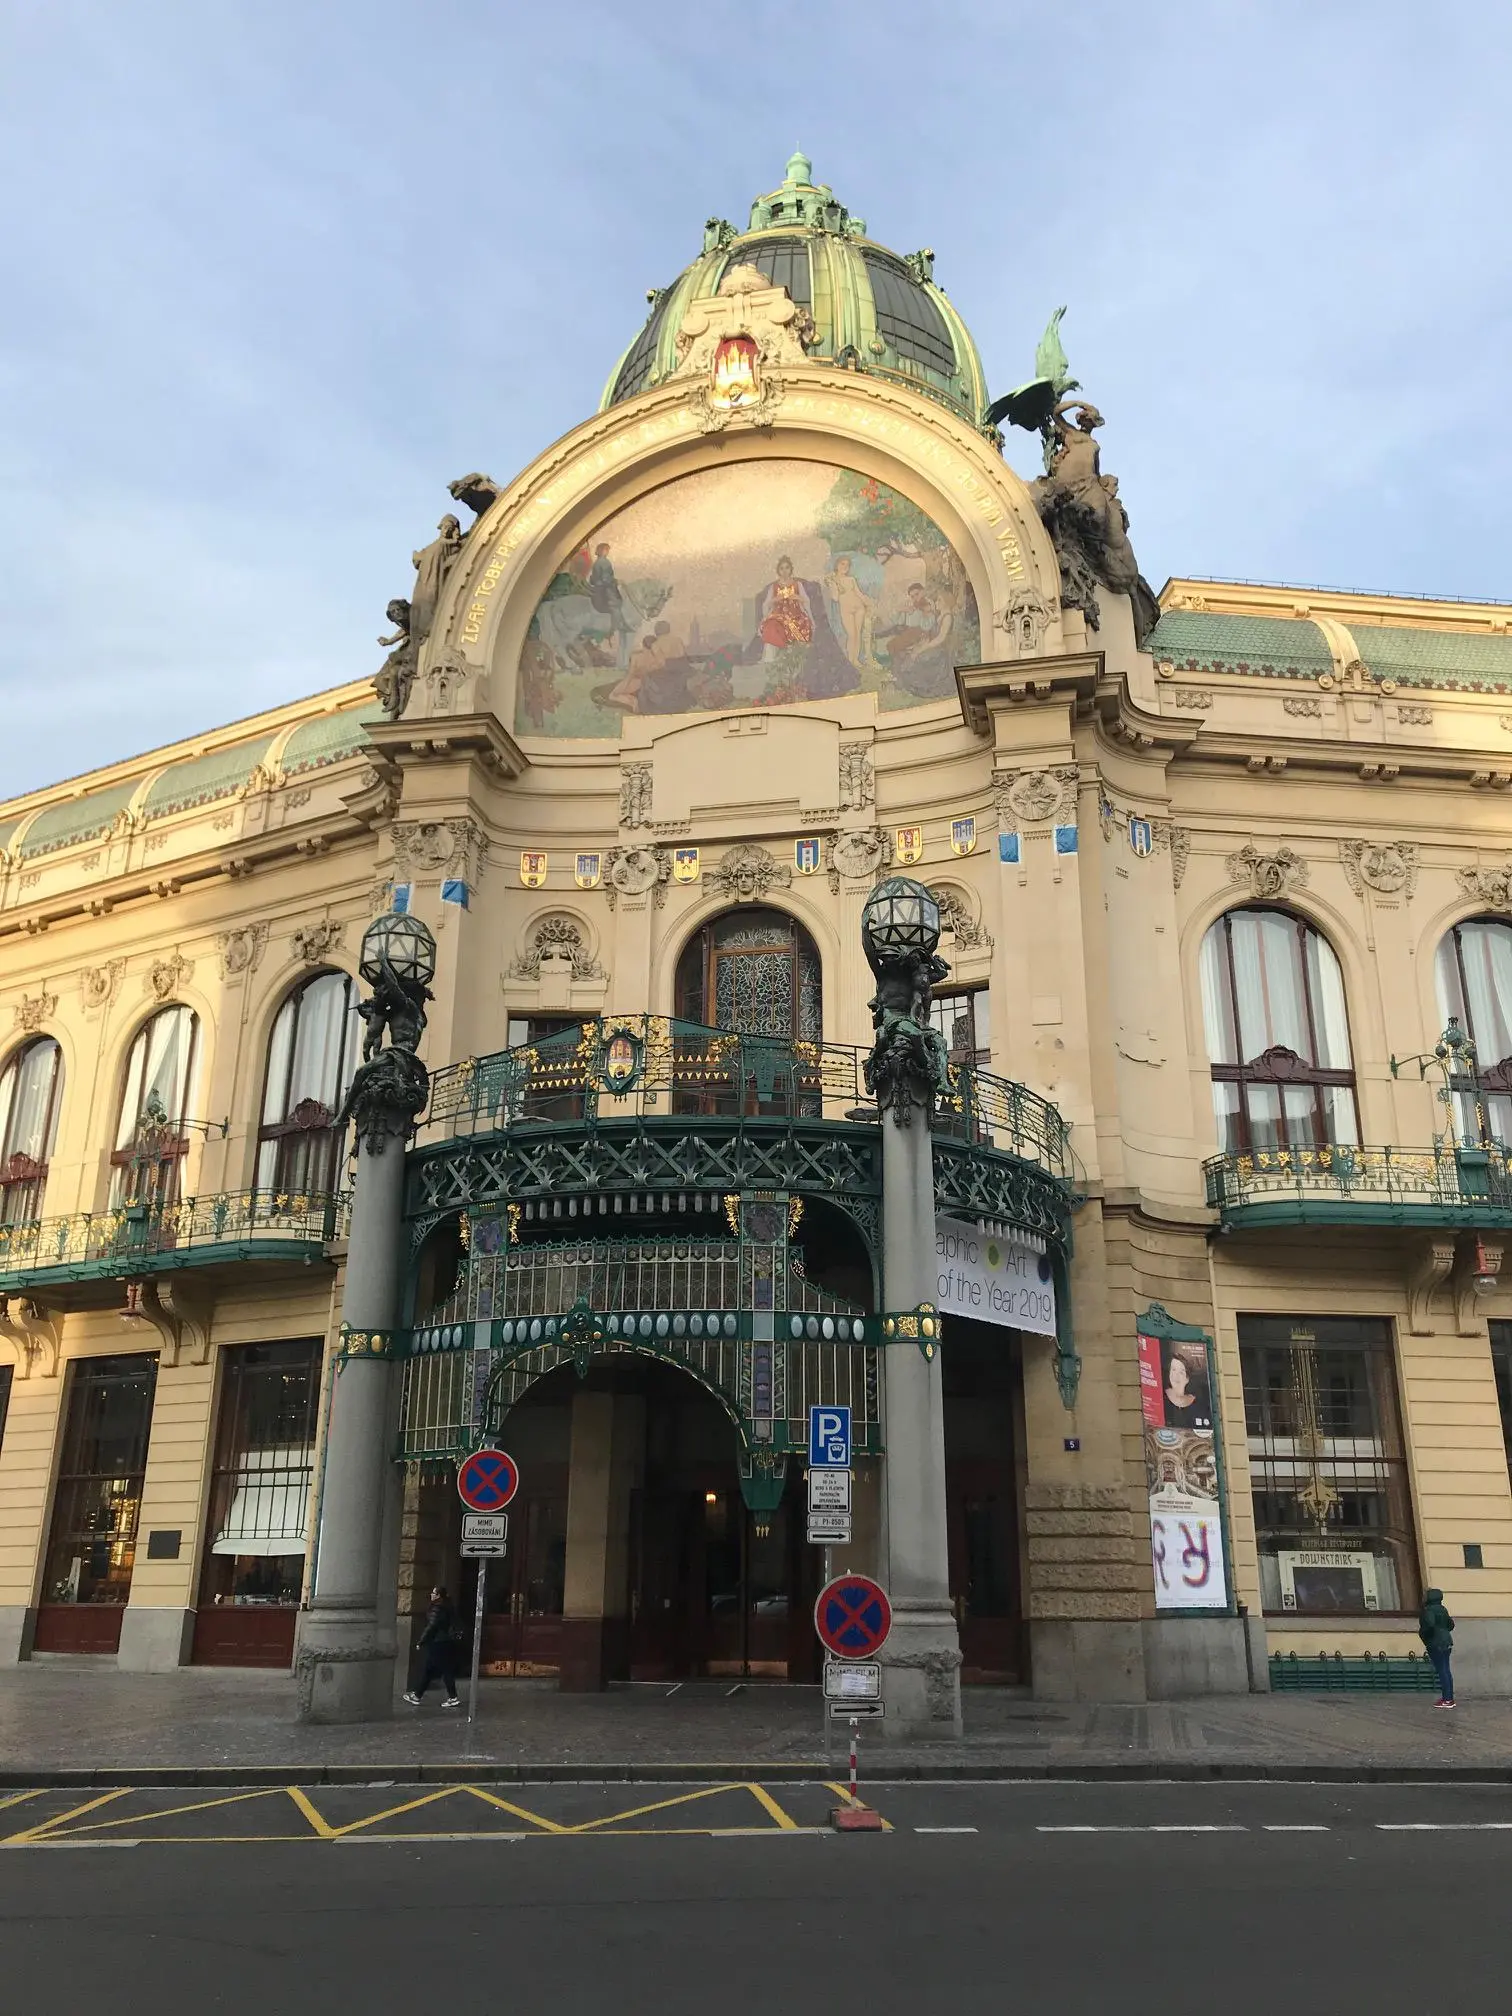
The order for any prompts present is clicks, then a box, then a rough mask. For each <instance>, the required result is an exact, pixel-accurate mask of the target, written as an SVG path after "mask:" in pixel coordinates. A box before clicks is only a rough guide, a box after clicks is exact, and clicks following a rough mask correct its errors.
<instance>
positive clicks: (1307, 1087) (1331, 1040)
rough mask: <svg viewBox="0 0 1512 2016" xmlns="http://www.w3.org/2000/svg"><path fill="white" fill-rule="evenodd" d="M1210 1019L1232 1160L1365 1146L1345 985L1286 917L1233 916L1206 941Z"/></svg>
mask: <svg viewBox="0 0 1512 2016" xmlns="http://www.w3.org/2000/svg"><path fill="white" fill-rule="evenodd" d="M1202 1020H1203V1028H1204V1031H1205V1033H1206V1036H1207V1049H1208V1056H1209V1058H1210V1059H1211V1060H1212V1066H1213V1111H1214V1112H1215V1114H1216V1115H1217V1118H1218V1144H1219V1146H1220V1147H1221V1148H1222V1149H1223V1151H1224V1153H1225V1154H1233V1155H1242V1154H1248V1153H1249V1152H1250V1151H1251V1150H1255V1149H1261V1150H1263V1149H1274V1148H1311V1147H1317V1146H1320V1145H1322V1144H1324V1143H1327V1142H1335V1141H1337V1142H1356V1141H1358V1140H1359V1138H1360V1128H1359V1120H1358V1117H1357V1114H1356V1109H1355V1091H1354V1083H1355V1080H1354V1063H1353V1059H1352V1058H1351V1056H1350V1052H1349V1019H1348V1016H1347V1014H1346V1013H1345V1008H1344V979H1343V975H1342V974H1341V973H1340V971H1339V961H1338V959H1337V957H1336V956H1335V953H1334V949H1333V947H1332V946H1331V945H1330V944H1329V943H1328V941H1327V939H1325V938H1323V937H1321V936H1320V935H1319V933H1318V932H1316V931H1315V930H1314V929H1313V928H1312V926H1311V925H1310V924H1304V923H1303V921H1302V919H1301V918H1300V917H1293V916H1292V915H1291V913H1290V912H1289V911H1286V910H1264V909H1249V910H1230V911H1229V912H1228V913H1227V915H1225V916H1223V917H1220V918H1219V919H1218V922H1217V923H1216V924H1214V925H1213V927H1212V929H1211V930H1210V931H1209V932H1208V934H1207V936H1206V938H1204V939H1203V941H1202Z"/></svg>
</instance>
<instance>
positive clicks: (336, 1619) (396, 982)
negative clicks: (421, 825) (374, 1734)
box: [295, 915, 435, 1722]
mask: <svg viewBox="0 0 1512 2016" xmlns="http://www.w3.org/2000/svg"><path fill="white" fill-rule="evenodd" d="M361 971H362V975H363V978H364V979H366V980H368V981H370V982H371V983H372V984H373V988H374V993H373V998H372V999H371V1000H369V1001H364V1002H363V1003H362V1004H361V1007H360V1008H359V1011H358V1012H359V1013H360V1014H362V1016H363V1017H364V1019H365V1020H366V1022H367V1024H368V1037H367V1043H366V1045H365V1051H366V1056H367V1060H368V1061H367V1062H365V1063H364V1064H363V1065H362V1068H361V1069H360V1070H359V1071H358V1073H357V1075H356V1077H355V1078H354V1079H353V1081H352V1089H351V1091H350V1092H349V1093H348V1095H347V1101H346V1106H345V1108H344V1109H343V1111H344V1117H346V1118H348V1119H350V1120H351V1121H352V1123H353V1125H354V1127H355V1131H356V1135H357V1167H356V1173H355V1176H354V1178H353V1183H352V1225H351V1232H350V1235H349V1239H348V1246H347V1264H346V1286H345V1294H344V1296H343V1300H342V1305H341V1335H340V1337H339V1338H338V1340H337V1345H336V1350H337V1364H336V1372H335V1377H334V1379H333V1380H332V1385H331V1407H330V1415H329V1418H328V1422H327V1427H326V1452H325V1469H324V1476H323V1482H322V1487H321V1493H320V1531H319V1534H318V1537H317V1546H318V1553H317V1555H316V1561H315V1587H314V1592H313V1595H312V1598H311V1603H310V1608H309V1610H308V1611H307V1612H306V1614H305V1616H304V1617H303V1619H302V1620H301V1623H302V1627H303V1628H302V1629H301V1631H300V1634H299V1651H298V1655H297V1657H296V1660H295V1672H296V1676H297V1681H298V1694H299V1715H300V1719H301V1720H302V1721H306V1722H367V1721H375V1720H378V1719H380V1718H382V1717H384V1716H387V1715H388V1714H389V1713H390V1712H391V1710H392V1706H393V1692H394V1659H395V1652H396V1646H395V1628H394V1595H395V1592H394V1589H393V1588H392V1587H390V1588H388V1589H384V1588H383V1587H382V1583H383V1580H384V1577H383V1575H382V1573H381V1570H382V1567H383V1563H384V1557H385V1548H384V1538H385V1526H386V1523H387V1512H388V1508H389V1503H390V1501H391V1499H392V1496H393V1494H392V1493H391V1492H390V1490H389V1488H388V1487H389V1484H390V1481H391V1465H392V1462H393V1433H394V1420H393V1414H394V1405H393V1402H394V1384H395V1377H396V1370H395V1366H394V1363H393V1345H394V1333H395V1327H396V1325H397V1323H398V1321H399V1317H400V1313H401V1309H400V1297H401V1293H402V1289H403V1252H404V1245H403V1231H404V1143H405V1139H406V1137H407V1136H408V1134H409V1130H410V1128H411V1126H412V1125H413V1124H414V1119H415V1115H416V1114H417V1113H418V1112H419V1111H420V1109H421V1108H422V1107H423V1105H424V1104H425V1098H426V1092H427V1081H426V1074H425V1067H424V1066H423V1065H422V1064H421V1063H420V1062H419V1060H418V1059H417V1058H416V1056H415V1047H416V1044H417V1043H418V1041H419V1037H420V1032H421V1030H422V1029H423V1028H424V1026H425V1010H424V1006H423V1003H424V1001H425V1000H426V999H427V998H428V988H427V985H426V983H427V982H428V981H429V980H430V979H431V978H432V977H433V976H434V973H435V940H434V939H433V938H432V937H431V935H430V932H429V931H428V930H427V929H426V927H425V926H424V925H423V924H421V923H420V922H419V920H418V919H416V918H413V917H408V916H402V917H401V916H395V915H390V916H387V917H380V918H378V919H377V920H376V922H374V923H373V924H372V925H370V926H369V927H368V932H367V935H366V937H365V938H364V940H363V947H362V961H361ZM385 1028H387V1030H388V1032H389V1034H390V1036H391V1039H392V1042H391V1047H389V1048H388V1049H383V1048H380V1047H379V1046H380V1044H381V1041H382V1037H383V1034H384V1030H385ZM388 1553H389V1555H390V1557H392V1555H393V1550H392V1548H390V1549H389V1550H388ZM392 1565H394V1564H393V1563H392V1561H391V1566H392Z"/></svg>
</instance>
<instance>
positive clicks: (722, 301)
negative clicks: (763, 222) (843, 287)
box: [673, 264, 813, 433]
mask: <svg viewBox="0 0 1512 2016" xmlns="http://www.w3.org/2000/svg"><path fill="white" fill-rule="evenodd" d="M812 333H813V321H812V319H811V318H810V317H809V315H808V313H807V311H806V310H805V309H803V308H800V307H799V306H798V305H797V304H796V303H795V302H794V300H793V298H792V296H791V295H790V294H789V293H788V291H787V289H786V288H785V287H778V286H774V285H773V284H772V282H771V281H770V280H769V279H768V278H767V277H766V275H765V274H764V273H760V272H758V271H757V269H756V268H755V267H754V266H747V265H744V264H741V265H736V266H732V267H731V268H730V270H729V271H728V272H727V273H726V274H725V276H724V278H723V279H722V280H721V281H720V283H719V291H718V293H717V294H714V295H713V296H711V297H709V298H707V299H704V300H701V301H695V302H693V303H692V305H691V306H690V307H689V309H688V311H687V313H686V314H685V315H684V316H683V319H682V325H681V327H680V328H679V329H678V332H677V352H678V363H677V369H676V371H675V372H674V373H673V375H674V376H675V377H679V378H682V377H690V376H694V375H699V376H701V377H702V379H703V383H702V384H701V385H700V386H699V388H698V393H697V406H698V415H699V426H700V427H701V428H702V429H703V430H704V432H706V433H709V432H715V431H717V430H719V429H720V428H723V427H727V426H728V425H729V424H730V422H731V421H732V420H734V419H737V418H738V419H742V420H746V421H748V422H749V423H750V424H751V425H753V426H758V427H759V426H762V425H765V424H766V423H767V422H769V421H770V420H771V418H772V415H773V413H774V412H775V411H776V409H777V407H778V405H779V404H780V403H781V400H782V394H783V389H784V387H783V382H782V378H781V376H780V375H779V373H778V371H777V369H776V366H778V365H780V364H801V363H803V362H804V359H805V357H806V355H807V352H806V351H805V349H804V338H805V336H812Z"/></svg>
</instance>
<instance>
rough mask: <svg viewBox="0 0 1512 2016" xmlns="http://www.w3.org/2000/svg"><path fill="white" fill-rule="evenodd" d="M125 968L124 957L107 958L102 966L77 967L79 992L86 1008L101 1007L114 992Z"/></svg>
mask: <svg viewBox="0 0 1512 2016" xmlns="http://www.w3.org/2000/svg"><path fill="white" fill-rule="evenodd" d="M125 970H126V961H125V960H124V959H107V960H106V962H105V964H104V965H103V966H83V967H81V968H80V969H79V992H80V993H81V994H82V995H83V996H84V1006H85V1007H86V1008H103V1007H104V1006H105V1004H106V1002H107V1001H108V1000H109V999H110V997H111V995H112V994H114V992H115V990H116V986H117V984H118V982H119V981H120V978H121V975H122V974H123V973H124V972H125Z"/></svg>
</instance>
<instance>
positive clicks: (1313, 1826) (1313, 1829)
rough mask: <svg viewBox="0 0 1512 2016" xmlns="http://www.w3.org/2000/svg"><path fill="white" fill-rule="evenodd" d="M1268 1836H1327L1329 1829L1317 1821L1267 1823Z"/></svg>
mask: <svg viewBox="0 0 1512 2016" xmlns="http://www.w3.org/2000/svg"><path fill="white" fill-rule="evenodd" d="M1265 1832H1266V1833H1267V1834H1327V1833H1328V1832H1329V1829H1328V1828H1327V1827H1324V1826H1322V1825H1320V1824H1319V1823H1318V1822H1317V1821H1315V1820H1306V1821H1291V1822H1288V1823H1282V1822H1277V1823H1275V1824H1270V1823H1267V1825H1266V1828H1265Z"/></svg>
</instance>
